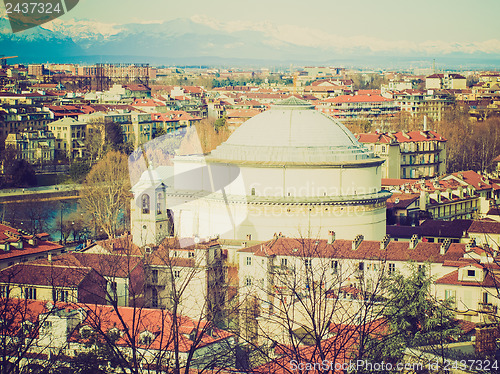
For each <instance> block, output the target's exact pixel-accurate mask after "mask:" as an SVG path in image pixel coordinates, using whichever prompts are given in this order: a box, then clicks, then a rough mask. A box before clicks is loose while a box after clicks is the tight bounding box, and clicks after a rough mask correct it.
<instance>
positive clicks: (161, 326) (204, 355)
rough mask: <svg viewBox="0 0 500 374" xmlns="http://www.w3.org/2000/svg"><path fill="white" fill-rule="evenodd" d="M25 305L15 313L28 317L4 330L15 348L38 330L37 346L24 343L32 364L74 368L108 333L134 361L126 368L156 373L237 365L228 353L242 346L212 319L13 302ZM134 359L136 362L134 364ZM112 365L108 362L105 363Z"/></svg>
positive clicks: (34, 341) (33, 339) (15, 318)
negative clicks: (21, 335) (91, 343)
mask: <svg viewBox="0 0 500 374" xmlns="http://www.w3.org/2000/svg"><path fill="white" fill-rule="evenodd" d="M21 303H23V304H22V306H21V307H18V308H17V309H15V310H24V311H25V313H24V314H21V313H17V314H15V312H14V313H13V316H12V318H11V319H9V321H8V324H9V328H8V329H2V332H1V334H2V335H1V337H0V338H1V339H2V340H4V341H5V340H8V339H12V340H11V341H12V342H13V346H17V345H16V344H17V343H19V341H18V340H16V337H17V336H18V335H15V334H16V332H19V331H23V332H26V335H28V336H29V335H30V333H31V332H33V334H32V336H31V340H30V342H31V344H23V342H21V345H22V347H23V348H24V349H25V350H26V352H23V353H24V354H23V359H24V361H25V362H24V363H25V364H26V365H27V366H28V365H31V364H33V365H40V364H44V363H45V361H49V360H50V364H51V367H53V368H54V367H56V368H58V369H68V370H70V369H71V368H74V358H75V356H77V355H78V354H80V353H86V352H89V351H90V350H91V349H92V348H89V338H91V337H94V338H96V340H97V341H98V342H102V340H101V336H102V335H106V336H116V337H117V338H116V339H115V341H114V342H113V346H110V345H109V344H110V343H109V342H108V343H107V344H108V345H107V346H108V348H110V349H111V350H112V351H114V350H116V351H115V353H116V354H118V355H120V357H123V359H124V360H125V359H130V360H131V362H125V363H124V365H125V367H127V365H131V366H135V365H139V366H140V367H141V368H144V369H145V370H147V371H148V372H150V373H160V372H162V373H164V372H168V371H170V370H171V369H172V367H175V366H176V364H177V363H178V364H179V366H180V368H181V370H183V368H185V367H186V364H187V362H188V360H189V364H190V367H191V369H190V370H189V372H190V373H192V372H198V368H199V369H200V370H205V369H206V367H210V366H223V365H231V366H233V365H234V359H231V355H229V354H228V352H232V351H233V350H234V348H235V346H236V338H235V336H234V335H233V334H231V333H229V332H227V331H224V330H221V329H219V328H217V327H215V326H213V325H211V324H210V323H209V322H207V321H199V320H193V319H190V318H188V317H185V316H182V315H180V314H172V313H168V312H165V311H163V310H159V309H148V310H144V309H141V308H131V307H114V306H106V305H98V304H96V305H92V304H89V303H74V302H73V303H65V302H54V303H52V302H51V303H46V302H41V301H35V300H28V301H17V300H11V301H10V305H11V306H15V305H17V304H21ZM23 315H25V317H24V318H23ZM21 328H23V329H22V330H21ZM175 334H178V336H176V335H175ZM177 338H179V339H178V340H177ZM131 352H134V354H133V355H131ZM14 355H15V353H14ZM131 356H134V357H135V360H136V361H132V358H131ZM106 364H107V362H105V361H103V365H106Z"/></svg>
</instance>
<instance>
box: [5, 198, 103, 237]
mask: <svg viewBox="0 0 500 374" xmlns="http://www.w3.org/2000/svg"><path fill="white" fill-rule="evenodd" d="M77 211H78V199H66V200H55V201H29V202H19V203H9V204H2V205H0V221H2V222H5V223H6V224H8V225H10V226H12V227H14V228H17V229H22V230H25V231H27V232H29V233H41V232H46V233H48V234H50V237H51V240H53V241H59V240H60V238H61V230H60V225H59V222H60V217H61V213H62V217H63V222H65V221H68V222H72V221H69V220H75V219H76V220H77V219H78V218H79V217H78V215H79V213H77ZM80 216H81V214H80ZM82 218H83V216H81V218H80V221H81V220H82ZM88 229H89V230H91V231H92V232H93V231H94V227H88ZM68 239H73V236H71V237H70V238H68Z"/></svg>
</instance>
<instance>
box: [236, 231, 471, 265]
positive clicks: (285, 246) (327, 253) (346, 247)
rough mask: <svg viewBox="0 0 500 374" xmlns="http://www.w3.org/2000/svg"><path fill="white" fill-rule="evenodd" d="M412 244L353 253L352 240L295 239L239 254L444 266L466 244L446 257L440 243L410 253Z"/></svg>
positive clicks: (368, 244)
mask: <svg viewBox="0 0 500 374" xmlns="http://www.w3.org/2000/svg"><path fill="white" fill-rule="evenodd" d="M409 246H410V243H409V242H396V241H391V242H390V243H389V244H388V245H387V247H386V249H380V242H379V241H375V240H363V241H362V242H361V244H360V245H359V247H358V248H357V249H355V250H353V249H352V240H345V239H337V240H335V242H334V243H333V244H328V243H327V241H326V240H314V239H295V238H284V237H279V238H276V239H272V240H270V241H267V242H265V243H262V244H258V245H255V246H252V247H247V248H243V249H240V250H239V252H247V253H254V255H256V256H271V255H280V256H297V257H317V258H338V259H359V260H388V261H389V260H390V261H416V262H426V261H430V262H433V263H444V262H445V261H447V260H448V261H449V260H460V259H461V258H462V257H463V255H464V254H465V250H466V244H462V243H452V244H450V246H449V248H448V250H447V251H446V253H445V254H444V255H441V254H440V248H441V244H440V243H429V242H422V241H420V242H418V243H417V245H416V247H415V248H414V249H410V247H409Z"/></svg>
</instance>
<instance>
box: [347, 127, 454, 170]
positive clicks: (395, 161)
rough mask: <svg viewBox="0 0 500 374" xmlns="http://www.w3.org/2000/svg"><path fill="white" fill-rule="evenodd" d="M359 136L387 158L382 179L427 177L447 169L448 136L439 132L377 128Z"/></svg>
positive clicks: (376, 152)
mask: <svg viewBox="0 0 500 374" xmlns="http://www.w3.org/2000/svg"><path fill="white" fill-rule="evenodd" d="M357 138H358V141H359V142H360V143H363V144H365V145H366V146H367V147H368V148H369V149H370V150H372V151H373V152H374V153H375V154H376V155H378V156H379V157H381V158H383V159H384V160H385V163H384V164H383V165H382V178H426V177H436V176H440V175H443V174H444V173H445V172H446V139H445V138H444V137H443V136H441V135H440V134H438V133H437V132H435V131H432V130H430V131H409V132H406V131H402V132H388V133H379V132H378V131H377V132H373V133H365V134H358V135H357Z"/></svg>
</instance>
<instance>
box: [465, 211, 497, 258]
mask: <svg viewBox="0 0 500 374" xmlns="http://www.w3.org/2000/svg"><path fill="white" fill-rule="evenodd" d="M468 233H469V237H470V238H472V239H474V240H475V242H476V244H477V245H480V246H484V247H488V248H491V250H492V251H498V250H499V247H500V222H497V221H491V220H487V219H486V220H480V221H474V222H473V223H472V224H471V226H470V227H469V229H468Z"/></svg>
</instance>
